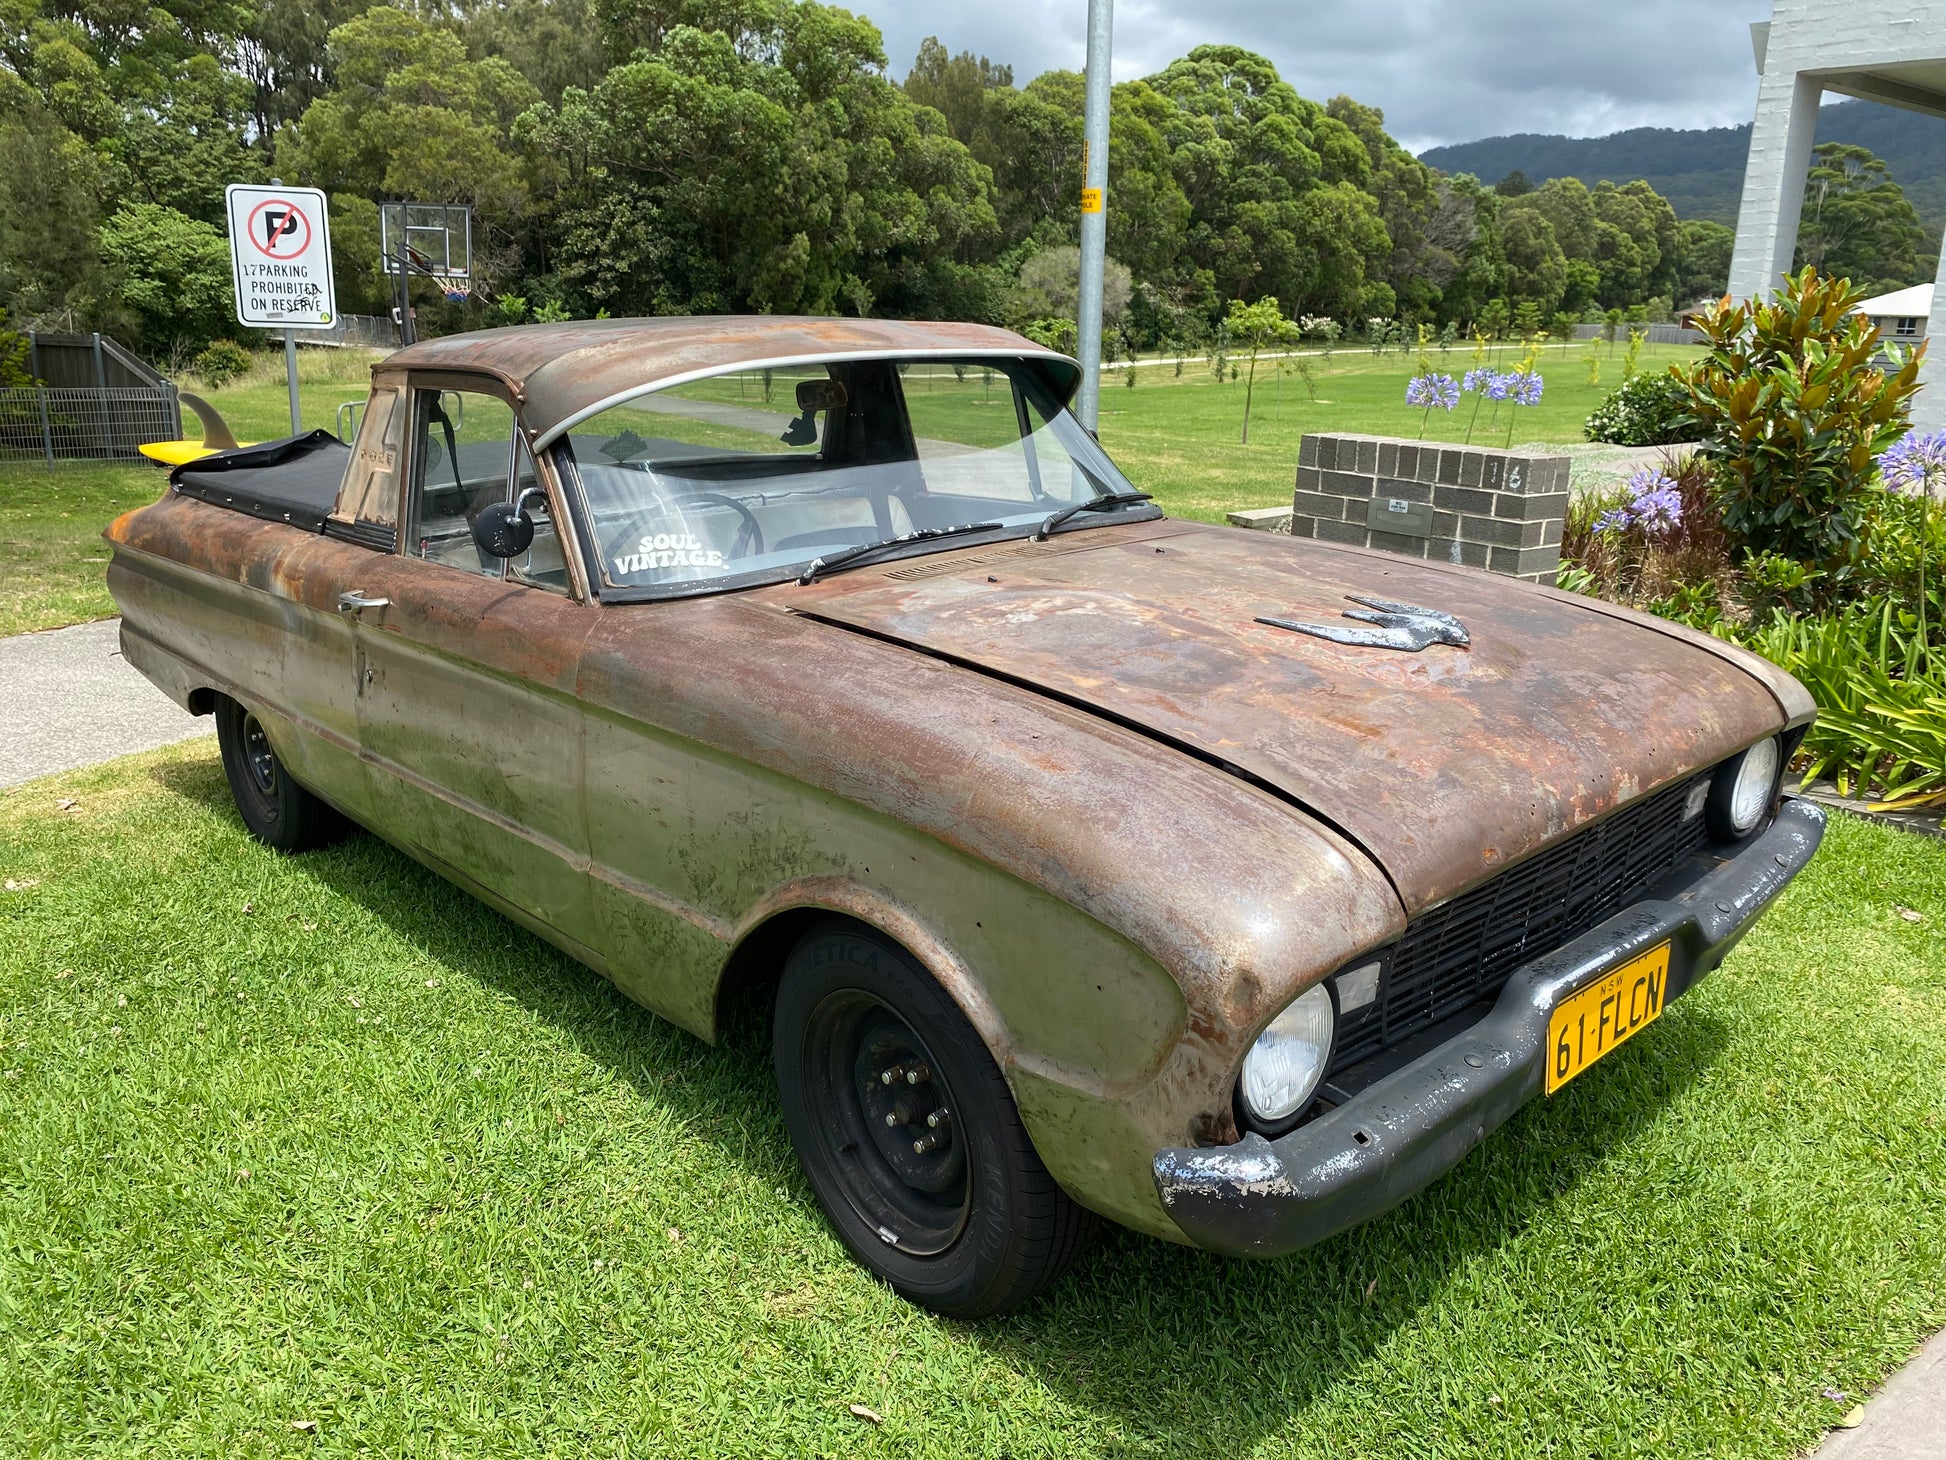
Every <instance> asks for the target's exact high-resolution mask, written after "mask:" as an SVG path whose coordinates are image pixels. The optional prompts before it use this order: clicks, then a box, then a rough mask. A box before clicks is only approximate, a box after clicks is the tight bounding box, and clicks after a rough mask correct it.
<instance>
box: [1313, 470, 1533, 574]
mask: <svg viewBox="0 0 1946 1460" xmlns="http://www.w3.org/2000/svg"><path fill="white" fill-rule="evenodd" d="M1292 507H1293V513H1292V517H1291V535H1292V536H1294V537H1314V538H1318V539H1320V540H1321V541H1324V542H1342V543H1350V544H1352V545H1353V546H1355V547H1374V548H1383V549H1384V550H1385V551H1387V552H1394V553H1403V554H1404V555H1405V556H1407V557H1412V558H1429V559H1431V560H1432V561H1434V562H1439V563H1464V564H1466V565H1467V566H1469V567H1474V568H1490V569H1492V570H1493V571H1494V572H1496V573H1506V574H1508V575H1509V576H1511V577H1515V578H1524V579H1527V580H1528V581H1529V582H1533V583H1547V584H1552V583H1553V582H1554V578H1555V575H1556V574H1557V573H1558V572H1559V571H1560V568H1561V529H1562V527H1563V526H1564V525H1565V523H1566V519H1567V515H1568V459H1567V458H1566V457H1565V456H1533V455H1528V454H1524V453H1518V452H1507V451H1496V450H1494V449H1492V448H1491V447H1485V446H1447V445H1441V444H1439V443H1436V442H1424V441H1401V440H1396V439H1394V438H1392V437H1389V436H1349V435H1319V434H1313V435H1309V436H1306V437H1305V438H1304V442H1303V445H1302V446H1300V447H1299V448H1298V456H1297V495H1296V497H1295V498H1294V499H1293V500H1292Z"/></svg>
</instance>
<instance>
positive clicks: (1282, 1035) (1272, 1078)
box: [1237, 984, 1338, 1127]
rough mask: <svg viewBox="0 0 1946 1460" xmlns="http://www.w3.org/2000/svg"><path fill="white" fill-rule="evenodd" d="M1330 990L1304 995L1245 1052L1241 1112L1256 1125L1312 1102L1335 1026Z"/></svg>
mask: <svg viewBox="0 0 1946 1460" xmlns="http://www.w3.org/2000/svg"><path fill="white" fill-rule="evenodd" d="M1337 1022H1338V1021H1337V1016H1336V1014H1335V1013H1334V1012H1333V1011H1332V1008H1331V994H1330V991H1329V990H1327V989H1326V988H1325V986H1324V985H1323V984H1318V985H1316V986H1315V987H1313V988H1311V989H1309V990H1307V991H1306V992H1305V994H1304V995H1303V996H1302V997H1301V998H1299V999H1298V1000H1297V1002H1296V1003H1294V1004H1292V1005H1291V1006H1290V1007H1289V1008H1288V1009H1286V1010H1285V1011H1284V1012H1283V1013H1281V1014H1279V1015H1278V1016H1277V1018H1276V1019H1275V1020H1274V1021H1272V1023H1271V1026H1270V1028H1268V1029H1266V1030H1265V1031H1264V1032H1263V1033H1262V1034H1260V1035H1259V1036H1257V1042H1256V1043H1255V1044H1253V1045H1252V1046H1251V1047H1250V1053H1249V1054H1248V1055H1246V1056H1244V1060H1243V1076H1242V1078H1241V1079H1240V1080H1238V1081H1237V1092H1238V1094H1239V1095H1241V1096H1242V1099H1243V1107H1244V1113H1245V1114H1246V1115H1248V1116H1249V1117H1250V1119H1251V1120H1252V1121H1254V1122H1255V1123H1256V1124H1257V1125H1258V1126H1259V1127H1263V1126H1276V1125H1278V1124H1280V1123H1282V1122H1284V1121H1287V1120H1290V1119H1292V1118H1293V1117H1294V1116H1296V1115H1297V1114H1298V1113H1299V1112H1301V1111H1302V1110H1303V1109H1304V1107H1305V1106H1306V1105H1308V1104H1310V1102H1311V1095H1312V1093H1313V1092H1314V1091H1315V1090H1316V1089H1317V1088H1318V1081H1319V1080H1321V1079H1322V1078H1324V1066H1325V1061H1326V1060H1328V1059H1330V1058H1331V1038H1332V1034H1333V1032H1334V1030H1335V1028H1336V1025H1337Z"/></svg>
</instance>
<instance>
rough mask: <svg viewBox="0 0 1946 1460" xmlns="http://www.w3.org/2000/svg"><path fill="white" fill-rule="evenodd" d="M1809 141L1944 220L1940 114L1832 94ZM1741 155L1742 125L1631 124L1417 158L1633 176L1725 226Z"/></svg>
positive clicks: (1474, 168)
mask: <svg viewBox="0 0 1946 1460" xmlns="http://www.w3.org/2000/svg"><path fill="white" fill-rule="evenodd" d="M1817 139H1818V141H1819V142H1821V143H1823V142H1842V143H1846V144H1849V145H1851V146H1856V147H1864V148H1868V149H1869V150H1870V151H1871V152H1873V153H1874V154H1875V155H1876V156H1877V157H1879V158H1880V159H1881V160H1882V161H1883V162H1884V163H1885V164H1886V166H1887V167H1888V168H1889V169H1890V171H1891V174H1892V176H1893V178H1894V179H1896V180H1897V182H1898V183H1899V185H1900V187H1902V188H1903V189H1904V190H1905V194H1906V196H1907V197H1908V198H1910V199H1911V200H1912V203H1913V206H1914V207H1916V208H1917V209H1918V210H1919V216H1920V218H1921V219H1922V220H1923V221H1924V222H1925V224H1926V225H1927V226H1928V227H1929V228H1931V229H1932V230H1933V231H1934V232H1935V233H1937V232H1938V231H1939V230H1940V228H1941V227H1942V226H1946V119H1942V118H1939V117H1928V116H1922V115H1920V114H1919V113H1918V112H1908V111H1901V110H1900V109H1898V108H1897V107H1889V106H1880V105H1877V104H1876V103H1873V102H1865V101H1842V102H1834V103H1831V104H1830V105H1827V106H1826V107H1825V108H1824V110H1823V111H1822V112H1821V113H1820V115H1819V117H1818V138H1817ZM1749 153H1750V128H1749V127H1747V126H1743V127H1713V128H1709V129H1707V130H1697V131H1675V130H1672V129H1670V128H1667V127H1637V128H1635V129H1634V130H1632V131H1628V132H1616V133H1614V134H1613V135H1611V136H1607V137H1554V136H1542V135H1539V134H1535V133H1522V134H1520V135H1516V136H1511V137H1488V138H1486V139H1485V140H1483V141H1479V142H1462V143H1458V144H1456V145H1454V146H1451V147H1434V148H1432V149H1431V150H1430V151H1427V152H1423V153H1421V154H1420V156H1419V160H1420V161H1421V162H1424V163H1426V164H1428V165H1429V166H1432V167H1436V168H1439V169H1440V170H1441V171H1443V172H1470V173H1472V174H1474V175H1475V176H1476V177H1481V178H1484V179H1486V180H1487V181H1488V182H1497V181H1499V180H1500V179H1501V178H1503V177H1505V176H1507V174H1508V173H1511V172H1516V171H1518V172H1522V173H1525V174H1526V175H1527V179H1528V181H1529V182H1531V183H1534V184H1535V185H1536V186H1538V185H1539V184H1541V183H1543V182H1546V181H1547V180H1548V179H1549V178H1554V177H1572V178H1579V179H1580V180H1581V181H1582V182H1584V183H1586V184H1587V185H1588V186H1589V187H1593V186H1594V185H1595V184H1596V183H1597V182H1600V181H1602V180H1603V179H1606V180H1608V181H1611V182H1628V181H1630V180H1632V179H1636V178H1640V179H1642V180H1643V181H1645V182H1647V183H1648V184H1649V186H1650V187H1652V188H1654V189H1655V190H1656V191H1657V192H1658V193H1661V194H1662V195H1663V196H1664V197H1665V198H1667V199H1668V200H1669V201H1670V203H1671V204H1673V205H1674V206H1675V209H1676V213H1677V216H1679V217H1682V218H1707V219H1709V220H1710V221H1712V222H1716V223H1726V224H1728V225H1730V226H1731V227H1732V228H1734V227H1735V226H1736V221H1737V204H1738V202H1739V201H1740V200H1741V198H1742V196H1743V167H1744V162H1745V160H1746V159H1747V158H1748V156H1749Z"/></svg>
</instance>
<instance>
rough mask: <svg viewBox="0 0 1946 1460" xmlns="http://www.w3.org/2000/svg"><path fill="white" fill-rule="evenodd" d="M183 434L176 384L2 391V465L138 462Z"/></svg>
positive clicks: (0, 393)
mask: <svg viewBox="0 0 1946 1460" xmlns="http://www.w3.org/2000/svg"><path fill="white" fill-rule="evenodd" d="M181 435H182V412H181V409H180V407H179V406H178V404H177V401H176V388H175V387H174V386H173V385H166V384H165V385H160V386H149V387H141V388H133V387H131V388H124V389H115V388H113V387H111V388H109V389H106V390H102V389H95V390H49V389H47V388H45V387H35V386H30V387H27V388H25V389H18V390H0V461H33V460H39V461H45V462H46V463H47V464H48V465H49V466H52V465H53V464H54V463H55V462H56V461H133V460H137V459H139V458H140V456H141V453H140V452H139V451H138V450H137V449H136V448H137V447H139V446H140V445H141V444H142V443H143V442H145V441H174V440H175V439H177V438H178V437H179V436H181Z"/></svg>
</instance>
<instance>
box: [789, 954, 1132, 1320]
mask: <svg viewBox="0 0 1946 1460" xmlns="http://www.w3.org/2000/svg"><path fill="white" fill-rule="evenodd" d="M772 1055H773V1059H774V1062H775V1064H776V1069H777V1087H778V1093H779V1096H780V1098H781V1100H782V1103H783V1110H784V1119H785V1122H786V1124H787V1125H788V1126H789V1127H790V1133H791V1142H792V1144H793V1145H794V1146H795V1147H796V1148H797V1154H798V1159H799V1161H800V1162H801V1163H802V1164H803V1167H804V1174H805V1175H806V1176H807V1177H808V1178H809V1179H810V1182H811V1186H812V1188H813V1189H814V1190H815V1191H816V1193H817V1197H818V1202H819V1204H820V1205H821V1206H822V1207H823V1208H824V1212H825V1215H826V1216H827V1217H828V1218H830V1221H831V1224H832V1226H833V1227H834V1228H836V1230H837V1232H838V1235H839V1236H840V1237H841V1238H842V1239H843V1240H844V1243H845V1245H846V1246H847V1247H849V1248H850V1249H851V1251H852V1254H853V1256H855V1257H856V1258H857V1259H858V1260H859V1262H861V1263H862V1264H864V1266H865V1267H866V1268H868V1269H869V1270H870V1271H871V1272H873V1273H875V1274H876V1275H877V1276H879V1277H881V1278H883V1279H884V1280H885V1281H886V1282H887V1283H889V1284H891V1286H892V1287H893V1288H894V1289H895V1290H896V1291H897V1292H898V1293H899V1294H900V1295H901V1296H903V1297H905V1298H907V1299H909V1300H911V1301H912V1302H915V1303H918V1304H920V1305H922V1306H924V1307H927V1308H930V1309H932V1310H933V1311H935V1312H937V1313H943V1314H945V1315H947V1316H949V1317H954V1318H981V1317H986V1316H988V1315H990V1314H994V1313H1002V1312H1005V1311H1007V1310H1009V1309H1012V1308H1017V1307H1019V1306H1021V1305H1022V1304H1024V1303H1026V1302H1027V1301H1028V1300H1029V1299H1030V1298H1032V1297H1033V1296H1034V1295H1035V1294H1036V1293H1038V1292H1039V1291H1040V1290H1041V1289H1042V1288H1044V1287H1046V1286H1047V1285H1048V1284H1049V1283H1051V1282H1053V1281H1054V1279H1055V1278H1057V1277H1059V1276H1060V1275H1061V1273H1062V1272H1063V1271H1065V1270H1066V1268H1067V1267H1068V1265H1069V1264H1070V1263H1071V1262H1073V1261H1074V1259H1075V1257H1076V1256H1077V1255H1078V1254H1079V1253H1080V1252H1081V1250H1082V1248H1083V1246H1084V1245H1085V1244H1086V1240H1087V1238H1088V1236H1089V1234H1090V1233H1091V1232H1092V1231H1093V1229H1094V1218H1093V1216H1092V1215H1091V1214H1090V1213H1088V1212H1087V1211H1086V1210H1084V1209H1083V1208H1081V1207H1080V1206H1078V1205H1076V1204H1075V1203H1074V1202H1073V1201H1072V1200H1070V1199H1069V1197H1068V1196H1067V1194H1066V1193H1065V1192H1063V1191H1062V1190H1061V1189H1060V1187H1059V1186H1057V1185H1055V1183H1054V1178H1053V1177H1052V1176H1050V1175H1049V1174H1048V1171H1047V1168H1046V1167H1045V1166H1044V1165H1042V1164H1041V1160H1040V1157H1039V1156H1038V1155H1037V1154H1036V1153H1035V1151H1034V1147H1033V1143H1032V1142H1031V1141H1030V1140H1029V1139H1028V1137H1027V1131H1026V1128H1025V1127H1024V1126H1023V1125H1022V1124H1021V1121H1020V1113H1019V1111H1018V1110H1017V1109H1016V1108H1015V1107H1014V1102H1013V1096H1012V1095H1011V1094H1010V1093H1009V1092H1008V1090H1007V1084H1006V1081H1005V1080H1004V1079H1003V1078H1002V1077H1001V1074H1000V1071H999V1068H998V1067H997V1066H996V1065H995V1064H994V1062H993V1058H992V1056H990V1055H989V1054H988V1053H987V1050H986V1046H985V1045H984V1044H982V1043H981V1042H980V1038H979V1036H978V1035H977V1034H976V1033H975V1032H974V1030H973V1027H972V1025H970V1024H969V1023H967V1021H966V1017H965V1016H964V1015H963V1014H961V1013H960V1011H959V1009H958V1008H957V1007H956V1006H955V1005H954V1004H953V1002H952V1000H951V999H949V998H948V997H947V996H946V995H945V993H944V992H943V991H942V990H941V989H940V987H939V985H938V984H936V983H935V982H934V981H933V980H932V979H931V978H930V977H929V976H928V975H927V974H926V972H925V970H924V969H923V968H921V967H920V966H919V964H918V963H917V962H916V961H915V960H914V959H913V958H912V956H911V955H910V954H908V953H906V952H905V950H903V949H902V948H900V947H899V946H898V945H897V944H895V943H893V942H891V941H890V940H888V939H886V938H884V937H882V936H881V935H879V934H877V933H874V932H871V931H869V930H867V929H864V928H861V927H859V926H857V925H855V924H851V923H842V922H834V923H830V924H827V925H825V926H824V927H821V928H818V929H815V930H813V931H812V932H811V933H810V934H808V935H807V936H806V937H805V938H804V940H803V941H802V942H800V943H799V944H798V945H797V948H796V950H795V951H794V952H793V953H792V954H791V957H790V960H789V962H788V963H787V965H786V967H785V971H784V980H783V986H782V988H781V989H780V990H779V992H778V996H777V1007H776V1016H775V1021H774V1026H773V1030H772Z"/></svg>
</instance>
